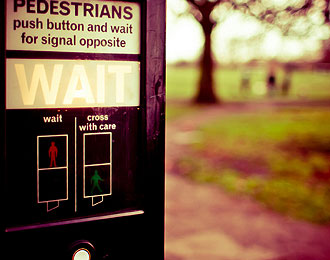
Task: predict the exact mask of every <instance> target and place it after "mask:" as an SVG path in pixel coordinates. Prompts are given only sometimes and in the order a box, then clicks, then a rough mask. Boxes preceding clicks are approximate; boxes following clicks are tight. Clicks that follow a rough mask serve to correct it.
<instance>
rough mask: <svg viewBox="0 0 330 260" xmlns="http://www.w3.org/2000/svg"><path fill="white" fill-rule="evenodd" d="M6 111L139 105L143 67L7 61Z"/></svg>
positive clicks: (125, 63) (123, 63)
mask: <svg viewBox="0 0 330 260" xmlns="http://www.w3.org/2000/svg"><path fill="white" fill-rule="evenodd" d="M6 73H7V75H6V76H7V79H11V81H10V82H9V81H8V82H7V84H10V87H7V92H6V107H7V109H19V108H22V109H24V108H67V107H115V106H119V107H124V106H126V107H127V106H139V105H140V87H139V86H140V63H139V62H134V61H92V60H89V61H70V60H24V59H9V60H7V72H6Z"/></svg>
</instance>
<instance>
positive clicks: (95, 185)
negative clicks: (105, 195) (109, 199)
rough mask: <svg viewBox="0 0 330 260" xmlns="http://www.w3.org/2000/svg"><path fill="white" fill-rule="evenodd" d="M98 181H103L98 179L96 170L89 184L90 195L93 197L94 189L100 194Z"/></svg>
mask: <svg viewBox="0 0 330 260" xmlns="http://www.w3.org/2000/svg"><path fill="white" fill-rule="evenodd" d="M100 181H103V179H102V178H101V177H100V175H99V172H98V170H95V171H94V175H93V177H92V178H91V184H92V190H91V193H92V195H94V191H95V189H98V191H99V192H100V193H102V189H101V187H100V185H99V182H100Z"/></svg>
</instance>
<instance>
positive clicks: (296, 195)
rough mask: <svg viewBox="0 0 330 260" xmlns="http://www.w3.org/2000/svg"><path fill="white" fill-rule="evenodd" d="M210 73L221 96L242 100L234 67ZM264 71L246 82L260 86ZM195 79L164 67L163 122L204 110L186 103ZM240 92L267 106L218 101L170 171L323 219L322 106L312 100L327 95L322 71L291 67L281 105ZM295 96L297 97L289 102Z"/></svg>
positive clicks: (326, 131)
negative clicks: (217, 111)
mask: <svg viewBox="0 0 330 260" xmlns="http://www.w3.org/2000/svg"><path fill="white" fill-rule="evenodd" d="M189 75H190V76H189ZM196 75H197V76H196ZM216 77H217V83H218V84H219V89H217V90H218V91H217V93H218V95H219V94H220V95H221V97H222V99H223V100H224V101H236V102H238V103H242V102H245V101H244V96H242V95H240V92H239V85H240V73H239V72H238V71H235V70H222V71H218V72H217V74H216ZM264 77H265V73H264V72H262V70H257V71H255V72H254V74H253V76H251V81H250V82H251V85H253V84H259V85H261V84H262V83H261V82H262V79H263V78H264ZM197 79H198V73H197V71H196V70H195V69H194V68H189V69H187V70H186V69H184V68H179V69H176V70H174V71H172V69H169V70H168V78H167V80H168V81H167V84H168V85H167V93H168V101H169V102H168V110H167V111H168V119H169V121H168V123H171V121H173V120H174V119H175V118H179V117H183V116H185V117H187V116H189V115H191V116H192V117H194V113H195V112H196V110H197V109H205V107H204V108H203V107H196V106H192V105H190V104H189V103H188V102H187V100H189V99H191V98H192V97H193V95H194V89H195V87H194V86H196V81H197ZM297 93H299V95H298V94H297ZM245 98H246V99H247V100H248V102H249V104H253V103H254V102H256V103H258V102H259V101H260V100H261V101H262V102H265V103H266V104H269V103H270V104H272V105H271V109H257V108H258V107H256V109H252V110H249V111H244V110H235V111H234V112H233V111H230V110H228V111H227V112H226V109H225V108H224V109H222V113H221V115H219V117H214V118H215V119H214V118H213V119H212V120H211V121H206V122H203V123H202V124H200V125H199V126H198V127H197V129H195V131H196V132H197V133H198V136H199V138H198V141H197V142H196V141H195V142H193V143H191V144H189V145H188V148H189V149H188V152H187V153H185V154H184V155H183V156H182V157H181V158H179V160H178V161H177V171H178V173H180V174H183V175H185V176H187V177H189V178H192V179H194V180H196V181H198V182H204V183H205V182H207V183H212V184H213V185H218V186H219V187H221V188H222V189H224V190H226V191H228V192H230V193H233V194H236V195H242V196H249V197H251V198H253V199H255V200H256V201H259V202H260V203H262V204H263V205H264V206H266V207H268V208H271V209H273V210H276V211H278V212H281V213H283V214H286V215H288V216H291V217H294V218H299V219H303V220H306V221H311V222H315V223H319V224H325V223H327V224H328V223H330V109H329V108H330V106H327V105H325V104H324V102H323V103H322V104H321V103H320V105H318V104H317V102H315V100H319V99H323V100H327V99H329V98H330V76H329V74H325V73H320V72H319V73H317V72H310V73H306V72H304V73H303V72H296V73H294V74H293V78H292V93H291V94H290V96H289V97H286V98H285V99H284V100H285V106H283V104H282V103H280V104H276V105H274V104H273V103H272V100H268V99H267V98H266V97H265V96H262V95H260V94H258V95H257V94H255V93H253V94H252V95H250V96H248V97H245ZM174 100H176V101H175V102H174ZM178 100H179V101H180V100H181V101H182V102H179V101H178ZM275 100H276V101H279V100H281V97H276V98H275ZM296 100H303V101H304V102H302V103H301V104H302V105H300V106H297V105H295V103H293V101H296ZM310 100H314V103H313V105H310V103H309V101H310ZM291 102H292V104H291ZM262 107H263V106H262ZM265 107H266V108H267V107H268V106H267V105H266V106H265ZM224 111H225V112H224Z"/></svg>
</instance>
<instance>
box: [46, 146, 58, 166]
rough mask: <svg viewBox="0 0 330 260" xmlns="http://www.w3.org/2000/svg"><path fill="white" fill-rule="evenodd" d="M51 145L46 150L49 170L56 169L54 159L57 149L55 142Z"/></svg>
mask: <svg viewBox="0 0 330 260" xmlns="http://www.w3.org/2000/svg"><path fill="white" fill-rule="evenodd" d="M51 144H52V145H51V146H50V147H49V150H48V156H49V158H50V166H49V168H51V167H56V157H57V152H58V150H57V147H56V146H55V142H52V143H51Z"/></svg>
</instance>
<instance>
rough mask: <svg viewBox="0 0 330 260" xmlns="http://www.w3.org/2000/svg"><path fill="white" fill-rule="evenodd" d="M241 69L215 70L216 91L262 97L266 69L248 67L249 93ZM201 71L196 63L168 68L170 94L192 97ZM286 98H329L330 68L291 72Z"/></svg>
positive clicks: (280, 75) (239, 96)
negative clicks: (243, 89) (325, 70)
mask: <svg viewBox="0 0 330 260" xmlns="http://www.w3.org/2000/svg"><path fill="white" fill-rule="evenodd" d="M242 74H243V73H242V70H240V69H228V68H221V69H218V70H217V71H216V72H215V82H216V93H217V95H218V96H219V97H221V99H222V100H225V101H226V100H227V101H229V100H231V101H232V100H234V101H241V100H246V99H248V100H260V99H263V98H264V96H265V92H266V83H265V82H266V76H267V74H266V70H265V69H263V68H256V69H253V70H249V71H248V73H246V72H245V74H247V75H248V76H249V82H250V84H249V87H250V91H249V93H248V94H246V93H242V92H241V91H240V88H241V80H242ZM283 74H284V72H283V70H279V71H278V75H277V76H278V79H277V82H278V84H279V85H281V84H282V81H283V77H284V76H283ZM198 78H199V71H198V68H197V67H173V66H168V68H167V86H168V88H167V97H168V98H169V99H170V100H171V99H192V98H193V97H194V95H195V94H196V90H197V83H198ZM286 98H287V99H291V100H297V99H306V98H307V99H308V98H313V99H329V98H330V72H329V73H325V72H322V71H305V70H300V71H295V72H293V73H292V78H291V90H290V93H289V95H288V97H286Z"/></svg>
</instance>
